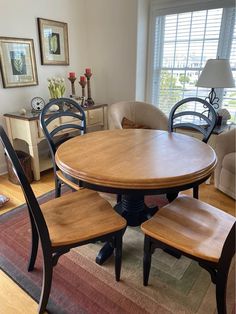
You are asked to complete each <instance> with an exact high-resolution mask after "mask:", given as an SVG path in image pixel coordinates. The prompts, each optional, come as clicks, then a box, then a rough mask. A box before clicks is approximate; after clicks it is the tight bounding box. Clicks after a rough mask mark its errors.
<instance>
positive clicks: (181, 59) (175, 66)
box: [149, 8, 236, 121]
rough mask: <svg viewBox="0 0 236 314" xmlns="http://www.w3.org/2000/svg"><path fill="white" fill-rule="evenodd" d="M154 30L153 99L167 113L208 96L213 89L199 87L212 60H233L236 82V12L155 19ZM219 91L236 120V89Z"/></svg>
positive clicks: (226, 10)
mask: <svg viewBox="0 0 236 314" xmlns="http://www.w3.org/2000/svg"><path fill="white" fill-rule="evenodd" d="M153 29H154V34H153V37H152V38H153V39H154V40H153V44H152V60H151V73H152V79H151V81H150V84H149V92H150V93H149V95H150V99H149V100H150V101H151V102H152V103H153V104H156V105H158V106H159V107H160V109H161V110H163V111H164V112H165V113H166V114H168V113H169V112H170V109H171V107H172V106H173V105H174V104H175V103H176V102H177V101H179V100H180V99H183V98H186V97H196V96H197V97H200V98H205V97H207V96H208V93H209V92H210V90H208V89H206V88H200V87H199V88H197V87H196V86H195V84H196V82H197V80H198V77H199V75H200V72H201V71H202V69H203V67H204V66H205V64H206V61H207V60H208V59H215V58H217V56H219V57H220V58H229V59H230V63H231V67H232V70H233V74H234V77H235V79H236V27H235V9H233V8H226V9H223V8H219V9H211V10H201V11H194V12H185V13H178V14H170V15H165V16H155V18H154V28H153ZM216 92H217V96H219V98H220V100H221V101H222V106H223V107H225V108H227V109H228V110H229V111H230V113H231V116H232V120H233V121H236V89H225V90H223V89H218V90H216ZM192 106H195V105H194V104H192ZM189 109H195V110H196V109H198V108H189ZM199 110H201V109H200V108H199Z"/></svg>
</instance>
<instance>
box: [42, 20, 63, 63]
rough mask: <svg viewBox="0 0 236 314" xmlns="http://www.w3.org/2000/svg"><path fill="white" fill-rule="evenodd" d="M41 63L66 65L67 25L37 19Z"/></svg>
mask: <svg viewBox="0 0 236 314" xmlns="http://www.w3.org/2000/svg"><path fill="white" fill-rule="evenodd" d="M38 30H39V39H40V41H39V43H40V52H41V63H42V64H44V65H48V64H53V65H68V64H69V47H68V28H67V23H63V22H58V21H52V20H46V19H42V18H38Z"/></svg>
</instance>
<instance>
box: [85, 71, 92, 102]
mask: <svg viewBox="0 0 236 314" xmlns="http://www.w3.org/2000/svg"><path fill="white" fill-rule="evenodd" d="M84 75H85V76H86V78H87V90H88V98H87V100H86V105H87V106H92V105H94V101H93V99H92V97H91V87H90V78H91V76H92V72H91V69H90V68H86V69H85V73H84Z"/></svg>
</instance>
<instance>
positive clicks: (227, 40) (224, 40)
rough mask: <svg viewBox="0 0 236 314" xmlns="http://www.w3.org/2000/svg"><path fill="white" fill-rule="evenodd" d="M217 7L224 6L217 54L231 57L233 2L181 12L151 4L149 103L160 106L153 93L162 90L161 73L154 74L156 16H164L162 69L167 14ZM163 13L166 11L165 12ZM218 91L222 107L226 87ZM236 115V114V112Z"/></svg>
mask: <svg viewBox="0 0 236 314" xmlns="http://www.w3.org/2000/svg"><path fill="white" fill-rule="evenodd" d="M153 2H154V3H155V1H153ZM229 4H230V1H228V2H227V5H228V6H229ZM216 8H222V9H223V13H222V21H221V26H220V34H219V40H218V47H217V52H216V56H219V57H220V58H226V59H229V58H230V53H231V45H232V39H233V35H234V28H236V26H235V13H236V9H235V7H233V6H232V4H231V7H222V4H221V5H220V6H219V7H214V8H212V7H209V8H205V7H204V8H203V9H201V8H200V9H196V10H193V11H191V10H187V9H186V8H185V10H179V12H171V10H164V11H163V10H157V9H156V8H155V6H154V9H153V8H152V5H151V9H150V24H149V42H148V62H147V85H146V100H147V101H148V102H149V103H152V104H154V105H155V106H158V104H157V103H155V102H154V101H153V99H157V97H156V96H155V97H153V95H156V94H157V93H159V91H160V75H158V76H157V79H156V77H155V75H154V63H155V60H154V57H155V36H156V34H155V30H156V18H157V17H162V18H161V19H159V23H160V29H161V31H160V33H161V34H162V35H161V36H159V38H158V41H159V43H160V45H161V46H162V49H160V51H158V55H157V58H158V59H160V69H161V68H162V66H161V63H162V60H163V48H164V44H163V32H164V27H165V25H164V24H165V23H164V22H163V21H164V20H165V16H166V15H171V14H177V13H183V12H194V11H203V10H204V11H205V10H210V9H216ZM177 11H178V10H177ZM163 13H165V14H163ZM235 31H236V30H235ZM161 37H162V38H161ZM158 50H159V49H158ZM203 66H204V65H203ZM202 69H203V67H202V68H199V69H197V71H199V73H200V72H201V70H202ZM182 70H183V71H187V70H188V68H187V67H185V68H183V69H182ZM232 70H234V71H236V68H232ZM154 79H155V81H156V86H155V88H154V83H155V82H154ZM198 89H199V88H197V87H196V94H200V93H199V92H198ZM153 91H154V92H153ZM225 91H226V92H227V89H225ZM229 91H230V90H229ZM209 92H210V90H209ZM216 92H217V96H218V97H219V99H220V102H219V105H220V107H222V101H223V100H224V89H223V88H220V89H219V88H218V89H216ZM154 93H155V94H154ZM199 97H200V98H202V97H201V96H200V95H199ZM235 100H236V99H235ZM235 115H236V113H235Z"/></svg>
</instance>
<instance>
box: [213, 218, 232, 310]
mask: <svg viewBox="0 0 236 314" xmlns="http://www.w3.org/2000/svg"><path fill="white" fill-rule="evenodd" d="M235 240H236V239H235V223H234V225H233V226H232V228H231V230H230V232H229V234H228V236H227V238H226V240H225V243H224V246H223V250H222V253H221V257H220V259H219V262H218V267H217V273H216V303H217V311H218V314H226V313H227V308H226V289H227V279H228V274H229V269H230V264H231V261H232V258H233V256H234V254H235Z"/></svg>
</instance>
